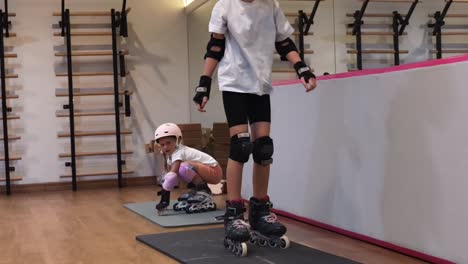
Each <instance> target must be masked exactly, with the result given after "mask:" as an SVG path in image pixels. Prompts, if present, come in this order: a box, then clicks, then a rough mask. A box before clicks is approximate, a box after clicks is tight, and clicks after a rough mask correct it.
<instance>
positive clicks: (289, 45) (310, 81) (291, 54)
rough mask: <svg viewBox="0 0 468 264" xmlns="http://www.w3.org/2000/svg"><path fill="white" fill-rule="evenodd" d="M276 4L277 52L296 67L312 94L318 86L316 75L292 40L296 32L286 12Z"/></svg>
mask: <svg viewBox="0 0 468 264" xmlns="http://www.w3.org/2000/svg"><path fill="white" fill-rule="evenodd" d="M274 2H275V12H274V16H275V24H276V42H275V48H276V51H277V52H278V53H279V54H280V56H281V59H282V60H285V59H287V60H288V61H289V62H291V63H292V64H293V65H294V69H295V70H296V72H297V75H298V76H299V78H300V79H301V81H302V84H304V87H305V88H306V91H307V92H310V91H312V90H313V89H314V88H315V87H316V86H317V84H316V82H315V75H314V74H313V73H312V71H311V70H310V68H309V67H308V66H307V64H305V62H303V61H302V59H301V57H300V56H299V53H298V51H297V47H296V45H295V44H294V42H293V41H292V40H291V38H290V36H291V34H292V33H293V32H294V29H293V28H292V27H291V24H290V23H289V21H288V19H287V18H286V16H285V15H284V12H283V11H282V10H281V8H280V6H279V3H278V1H277V0H275V1H274Z"/></svg>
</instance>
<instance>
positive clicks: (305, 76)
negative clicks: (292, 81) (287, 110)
mask: <svg viewBox="0 0 468 264" xmlns="http://www.w3.org/2000/svg"><path fill="white" fill-rule="evenodd" d="M294 69H295V70H296V73H297V75H299V78H300V80H301V82H302V84H303V85H304V87H305V88H306V92H310V91H312V90H313V89H315V87H317V81H316V79H315V78H316V77H315V75H314V74H313V73H312V71H311V70H310V68H309V66H307V65H306V64H305V62H303V61H298V62H296V63H295V64H294Z"/></svg>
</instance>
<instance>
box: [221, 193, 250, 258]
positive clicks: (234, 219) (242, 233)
mask: <svg viewBox="0 0 468 264" xmlns="http://www.w3.org/2000/svg"><path fill="white" fill-rule="evenodd" d="M244 212H245V206H244V203H243V202H230V201H226V213H225V214H224V216H223V218H224V231H225V235H226V237H225V239H224V247H225V248H228V249H229V250H231V251H232V252H233V253H234V254H236V255H237V256H242V257H245V256H247V244H246V243H245V242H246V241H248V240H249V239H250V230H249V225H248V224H247V223H246V222H245V220H244Z"/></svg>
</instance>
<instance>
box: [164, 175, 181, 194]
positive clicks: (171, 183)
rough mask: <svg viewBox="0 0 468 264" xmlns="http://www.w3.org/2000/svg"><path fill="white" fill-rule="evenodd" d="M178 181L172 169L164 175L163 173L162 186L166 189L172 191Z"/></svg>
mask: <svg viewBox="0 0 468 264" xmlns="http://www.w3.org/2000/svg"><path fill="white" fill-rule="evenodd" d="M178 181H179V179H177V173H175V172H172V171H171V172H168V173H166V175H164V182H163V184H162V187H163V189H164V190H166V191H173V190H174V188H175V186H176V185H177V183H178Z"/></svg>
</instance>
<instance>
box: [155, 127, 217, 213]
mask: <svg viewBox="0 0 468 264" xmlns="http://www.w3.org/2000/svg"><path fill="white" fill-rule="evenodd" d="M154 139H155V141H156V143H158V144H159V147H160V149H161V152H162V154H163V156H164V159H165V164H166V166H165V167H166V171H168V172H167V173H166V174H165V175H164V178H163V180H164V182H163V184H162V189H161V201H160V202H159V203H158V204H157V205H156V210H158V213H159V214H161V213H162V211H164V210H165V209H166V208H167V207H168V206H169V203H170V194H171V191H172V190H174V187H175V186H176V185H177V183H178V182H179V179H181V180H183V181H185V182H187V183H188V182H192V183H193V184H194V185H195V188H194V190H193V191H192V192H189V193H188V194H185V195H182V196H181V197H180V198H179V202H178V203H176V204H175V205H174V207H173V208H174V210H175V211H182V210H185V212H186V213H188V214H190V213H199V212H204V211H213V210H216V204H215V202H214V201H213V200H212V199H211V191H210V189H209V188H208V185H207V184H208V183H209V184H218V183H219V182H220V181H221V179H222V178H223V170H222V169H221V167H220V166H219V164H218V162H217V161H216V160H215V159H214V158H212V157H211V156H210V155H208V154H206V153H204V152H202V151H199V150H197V149H194V148H190V147H187V146H184V145H183V137H182V132H181V130H180V128H179V127H178V126H177V125H176V124H173V123H166V124H162V125H160V126H159V127H158V128H157V129H156V131H155V133H154Z"/></svg>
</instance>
